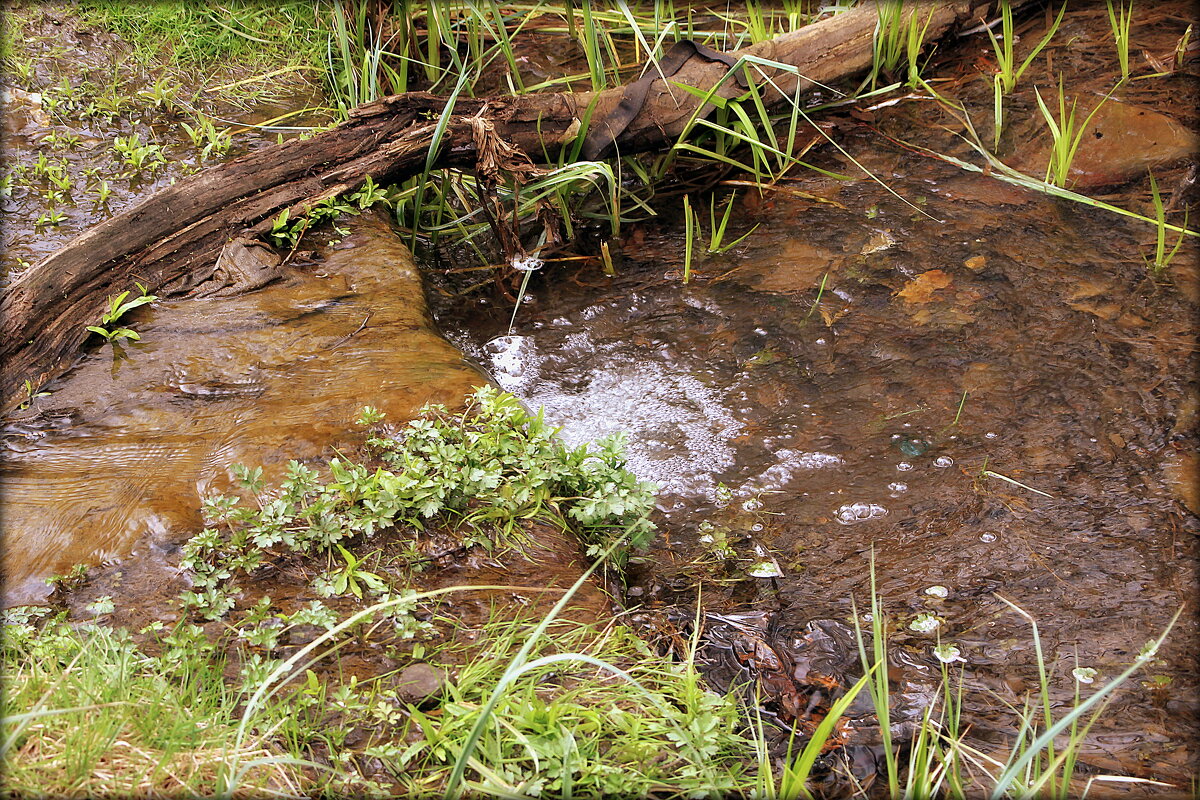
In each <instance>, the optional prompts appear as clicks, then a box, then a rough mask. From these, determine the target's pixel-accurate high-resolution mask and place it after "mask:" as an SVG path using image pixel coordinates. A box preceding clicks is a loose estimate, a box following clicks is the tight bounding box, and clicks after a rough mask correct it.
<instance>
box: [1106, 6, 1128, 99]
mask: <svg viewBox="0 0 1200 800" xmlns="http://www.w3.org/2000/svg"><path fill="white" fill-rule="evenodd" d="M1104 2H1105V4H1106V6H1107V7H1108V24H1109V27H1110V28H1112V34H1113V41H1114V42H1115V43H1116V46H1117V63H1119V64H1120V65H1121V83H1124V82H1125V81H1127V80H1129V26H1130V24H1131V23H1132V22H1133V0H1129V2H1128V3H1126V2H1125V0H1117V5H1116V6H1115V7H1114V6H1113V0H1104Z"/></svg>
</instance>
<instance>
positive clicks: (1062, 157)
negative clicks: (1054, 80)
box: [1034, 73, 1111, 188]
mask: <svg viewBox="0 0 1200 800" xmlns="http://www.w3.org/2000/svg"><path fill="white" fill-rule="evenodd" d="M1034 95H1035V96H1036V98H1037V104H1038V108H1039V109H1040V110H1041V112H1042V118H1043V119H1044V120H1045V121H1046V127H1047V128H1049V130H1050V160H1049V162H1048V163H1047V164H1046V177H1045V180H1046V182H1047V183H1051V184H1053V185H1055V186H1062V187H1064V188H1065V187H1066V185H1067V182H1068V181H1069V180H1070V174H1071V162H1072V161H1074V160H1075V154H1076V153H1077V152H1078V151H1079V145H1080V143H1082V142H1083V136H1084V134H1085V133H1086V132H1087V127H1088V123H1090V122H1091V121H1092V117H1094V116H1096V112H1098V111H1099V110H1100V108H1101V107H1102V106H1103V105H1104V104H1105V103H1106V102H1107V101H1108V98H1109V96H1111V93H1110V94H1109V95H1105V96H1104V98H1103V99H1101V100H1100V102H1099V103H1097V104H1096V107H1095V108H1093V109H1092V111H1091V113H1090V114H1088V115H1087V118H1086V119H1084V121H1083V124H1082V125H1078V127H1076V126H1077V121H1076V118H1075V106H1076V103H1077V101H1076V100H1072V101H1071V107H1070V109H1068V108H1067V99H1066V95H1065V94H1064V93H1063V78H1062V74H1061V73H1059V76H1058V114H1057V116H1056V115H1054V114H1053V113H1051V111H1050V109H1049V108H1047V107H1046V101H1045V100H1043V99H1042V93H1041V91H1040V90H1039V89H1038V88H1037V87H1034Z"/></svg>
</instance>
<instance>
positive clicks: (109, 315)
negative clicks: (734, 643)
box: [87, 283, 158, 342]
mask: <svg viewBox="0 0 1200 800" xmlns="http://www.w3.org/2000/svg"><path fill="white" fill-rule="evenodd" d="M137 287H138V291H139V292H141V294H140V295H139V296H138V297H135V298H133V299H132V300H128V301H127V300H126V299H125V298H126V297H129V290H128V289H127V290H125V291H124V292H121V293H120V294H115V295H109V297H108V300H107V302H108V310H107V311H105V312H104V313H103V314H101V315H100V324H99V325H89V326H88V327H87V330H89V331H91V332H92V333H96V334H99V335H100V336H103V337H104V339H105V340H106V341H109V342H112V341H118V340H121V339H134V340H137V339H140V338H142V337H141V336H140V335H139V334H138V333H137V331H134V330H132V329H130V328H125V327H121V328H110V327H109V326H110V325H112V324H113V323H115V322H116V321H117V320H119V319H120V318H121V317H123V316H125V314H126V313H128V312H129V311H132V310H133V309H135V308H138V307H139V306H144V305H148V304H150V303H153V302H154V301H155V300H157V299H158V295H154V294H150V293H149V291H148V290H147V289H146V287H145V286H144V285H142V284H140V283H138V284H137Z"/></svg>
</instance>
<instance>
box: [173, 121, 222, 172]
mask: <svg viewBox="0 0 1200 800" xmlns="http://www.w3.org/2000/svg"><path fill="white" fill-rule="evenodd" d="M179 127H181V128H183V130H184V133H186V134H187V135H188V138H189V139H191V141H192V144H193V145H194V146H195V147H196V149H197V150H199V151H200V160H201V161H207V160H208V159H209V158H210V157H213V156H217V157H220V156H223V155H225V154H226V153H227V152H229V148H230V146H231V145H232V144H233V137H232V136H231V135H230V133H229V131H228V130H217V127H216V126H215V125H213V122H212V120H211V119H209V118H208V117H200V118H198V119H197V120H196V125H195V127H192V126H191V125H189V124H187V123H186V122H181V123H179Z"/></svg>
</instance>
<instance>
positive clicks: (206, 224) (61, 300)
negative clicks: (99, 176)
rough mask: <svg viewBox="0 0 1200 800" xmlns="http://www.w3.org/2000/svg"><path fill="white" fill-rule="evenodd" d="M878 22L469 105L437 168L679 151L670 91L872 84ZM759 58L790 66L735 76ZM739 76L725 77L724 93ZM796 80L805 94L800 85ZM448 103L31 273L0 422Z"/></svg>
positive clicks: (372, 125) (13, 338) (205, 178)
mask: <svg viewBox="0 0 1200 800" xmlns="http://www.w3.org/2000/svg"><path fill="white" fill-rule="evenodd" d="M988 5H989V3H988V2H987V0H955V1H951V0H936V1H935V0H923V2H920V3H917V4H914V5H913V7H912V10H910V12H909V13H917V14H920V19H921V21H922V23H924V20H925V19H926V18H928V19H929V24H928V26H927V27H926V28H925V40H926V41H932V40H934V39H936V38H938V37H941V36H942V35H943V34H945V33H946V32H947V31H948V30H949V29H950V28H951V27H953V26H955V25H958V24H961V23H963V22H966V21H968V20H978V19H979V18H980V17H981V14H982V13H983V11H985V10H986V6H988ZM877 20H878V11H877V8H876V5H875V4H874V3H867V4H865V5H863V6H860V7H858V8H856V9H853V10H850V11H846V12H843V13H840V14H837V15H835V16H833V17H830V18H829V19H826V20H823V21H821V22H818V23H816V24H813V25H810V26H807V27H805V28H802V29H800V30H799V31H796V32H794V33H791V34H787V35H784V36H781V37H778V38H776V39H773V40H770V41H767V42H761V43H759V44H757V45H754V46H751V47H748V48H745V49H744V50H739V51H737V52H735V53H730V54H725V53H718V52H716V51H712V50H709V49H708V48H705V47H701V46H699V45H695V44H692V43H690V42H688V43H679V44H677V45H676V46H675V47H674V48H673V49H672V50H671V51H670V52H669V53H668V54H667V55H666V56H665V57H664V58H663V59H662V60H661V61H660V62H659V63H658V64H657V65H650V66H648V67H647V69H646V70H645V72H644V74H643V77H642V78H641V79H639V80H638V81H635V82H634V83H632V84H630V85H627V86H623V87H616V88H613V89H607V90H604V91H600V92H581V93H574V94H571V93H555V94H550V93H547V94H531V95H522V96H517V97H492V98H473V99H466V98H460V99H459V100H458V101H457V102H456V104H455V106H454V108H453V114H452V115H451V116H450V118H449V120H448V124H447V126H446V128H445V131H444V135H443V137H442V139H441V142H440V146H439V149H438V152H437V154H436V157H435V159H434V160H433V164H434V166H436V167H466V168H477V169H480V170H481V171H484V172H488V171H490V172H492V173H496V172H503V171H507V172H510V173H518V174H519V173H520V172H521V171H522V170H530V169H533V163H534V162H541V163H546V162H549V161H552V160H553V159H554V158H556V157H557V155H558V154H559V153H560V152H561V148H562V147H564V146H566V145H570V144H572V143H573V142H574V141H575V139H576V138H577V136H578V135H579V133H580V131H581V129H582V123H581V120H583V119H585V118H586V119H587V120H588V121H589V124H588V126H587V132H586V134H585V139H584V142H583V148H582V154H583V155H584V157H585V158H599V157H605V156H608V155H612V154H622V155H628V154H633V153H638V152H645V151H650V150H655V149H663V148H667V147H670V146H671V145H672V144H674V143H675V142H676V141H677V140H678V138H679V136H680V135H681V134H682V133H683V132H684V130H685V128H686V126H687V125H688V124H689V122H690V121H691V120H693V118H694V117H695V116H696V115H697V114H701V115H702V114H706V113H708V112H709V111H711V110H712V106H711V104H709V105H708V106H707V107H705V108H700V99H699V98H697V97H696V96H694V95H693V94H692V93H689V92H685V91H683V90H681V89H680V88H678V86H674V85H673V84H686V85H688V86H692V87H697V88H699V89H702V90H704V91H709V90H713V91H714V94H715V95H719V96H721V97H724V98H733V97H737V96H738V95H740V94H742V93H743V92H744V89H743V86H744V85H746V84H747V82H748V81H750V80H753V81H755V83H756V85H757V86H758V87H760V89H761V91H762V93H763V96H764V98H765V100H766V102H767V104H768V105H769V106H775V107H777V106H779V105H780V104H781V103H783V102H786V101H787V100H788V99H790V98H791V97H792V96H793V95H794V93H795V92H796V91H797V88H798V89H799V91H801V92H803V91H805V90H807V89H809V88H811V87H812V86H814V85H817V84H828V83H833V82H836V81H838V80H841V79H845V78H848V77H852V76H854V75H857V74H860V73H862V72H864V71H866V70H867V69H868V68H869V67H870V65H871V62H872V52H873V51H872V42H873V38H874V31H875V27H876V23H877ZM743 56H755V57H757V58H760V59H766V60H769V61H773V62H777V63H780V64H785V65H789V66H790V67H794V68H795V69H796V70H797V71H798V72H799V74H800V75H802V76H803V77H802V78H797V77H796V75H795V74H794V73H792V72H790V71H787V70H784V69H773V68H762V67H758V68H755V69H754V70H749V69H745V68H744V67H743V69H741V70H738V72H739V74H738V75H733V76H730V75H729V73H730V71H731V68H732V67H733V66H734V65H735V64H736V63H737V59H739V58H741V57H743ZM731 78H732V79H731ZM797 80H799V83H800V86H799V87H797V86H796V83H797ZM445 107H446V99H445V98H443V97H437V96H434V95H430V94H424V93H409V94H403V95H397V96H394V97H385V98H383V99H380V100H378V101H375V102H372V103H369V104H366V105H363V106H361V107H359V108H356V109H355V110H354V111H352V112H351V114H350V116H349V119H347V120H346V121H345V122H344V123H342V124H340V125H338V126H337V127H335V128H333V129H331V130H328V131H324V132H322V133H319V134H317V135H315V136H312V137H310V138H308V139H295V140H292V141H288V142H284V143H281V144H278V145H273V146H270V147H266V148H263V149H261V150H258V151H256V152H253V153H250V154H248V155H245V156H242V157H241V158H238V159H235V160H232V161H229V162H226V163H223V164H220V165H217V166H214V167H211V168H209V169H206V170H204V171H203V172H200V173H197V174H196V175H193V176H190V177H188V178H185V179H183V180H180V181H179V182H178V183H176V184H175V185H173V186H171V187H168V188H166V189H163V190H161V191H159V192H157V193H156V194H154V195H153V196H151V197H149V198H148V199H146V200H145V201H143V202H141V203H139V204H138V205H136V206H134V207H132V208H130V209H128V210H126V211H124V212H122V213H120V214H118V215H116V216H114V217H112V218H111V219H108V220H106V221H105V222H103V223H101V224H99V225H96V226H95V227H93V228H91V229H90V230H88V231H86V232H84V233H82V234H81V235H79V236H78V237H76V238H75V239H73V240H72V241H70V242H69V243H68V244H67V245H65V246H64V247H63V248H62V249H60V250H58V251H56V252H55V253H52V254H51V255H49V256H47V257H46V258H44V259H43V260H42V261H40V262H38V263H37V264H35V265H33V266H32V267H30V268H29V269H28V270H27V271H26V272H25V273H23V274H22V275H20V276H19V277H18V278H17V279H16V280H15V281H14V282H13V283H12V284H11V286H10V287H9V288H8V290H7V292H6V293H5V296H4V297H3V299H2V300H0V363H3V364H4V370H3V373H2V375H0V412H3V413H7V412H9V411H11V410H12V409H13V407H15V406H16V405H17V404H18V403H20V402H21V401H22V400H23V399H24V397H25V395H26V390H25V388H24V387H25V381H27V380H28V381H30V382H31V384H32V386H34V387H40V386H42V385H43V384H45V383H46V382H47V381H48V380H50V379H51V378H53V377H55V376H56V375H58V374H60V373H61V372H63V371H65V369H66V368H68V367H69V366H70V362H71V361H72V360H73V357H74V356H75V355H76V354H77V352H78V350H79V348H80V346H81V345H82V344H83V343H84V340H85V339H86V338H87V337H88V333H87V331H86V330H85V327H86V326H87V325H89V324H93V323H94V322H95V321H96V320H97V318H98V317H99V315H100V310H101V308H102V307H103V306H104V303H105V298H106V296H108V295H110V294H115V293H118V292H121V291H124V290H126V289H129V288H130V287H131V286H132V285H133V282H134V281H135V280H136V281H139V282H141V283H142V284H143V285H145V286H147V287H150V288H151V289H152V290H155V291H158V292H159V293H160V294H170V293H172V292H176V293H177V292H181V291H185V290H187V289H189V288H191V287H193V286H195V285H196V284H197V283H199V282H201V281H203V280H205V279H207V278H208V277H210V276H211V275H212V272H213V269H214V267H215V264H216V261H217V256H218V254H219V253H220V252H221V249H222V247H223V246H224V245H225V243H226V242H228V241H230V240H231V239H233V238H234V237H239V236H245V235H247V232H249V234H250V235H253V234H255V233H257V234H262V233H264V232H265V231H266V230H268V229H269V228H270V225H271V221H272V220H273V219H274V218H275V217H277V215H278V214H279V213H280V212H281V211H283V210H284V209H288V210H289V212H290V215H291V217H292V218H295V217H296V216H298V215H300V214H303V213H305V212H307V211H308V209H309V208H311V207H312V206H313V205H315V204H316V203H318V202H320V201H321V200H323V199H326V198H328V197H332V196H335V195H338V194H341V193H344V192H348V191H353V190H354V189H356V188H358V187H359V186H361V185H362V183H363V182H364V180H365V179H366V177H367V176H371V177H372V178H373V179H374V180H375V181H376V182H377V183H392V182H396V181H400V180H403V179H405V178H408V177H411V176H413V175H416V174H419V173H420V172H422V171H423V170H425V169H426V166H427V159H428V154H429V150H430V148H431V146H432V145H433V143H434V141H435V129H436V127H437V121H438V118H439V116H440V115H442V113H443V111H444V109H445Z"/></svg>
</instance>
